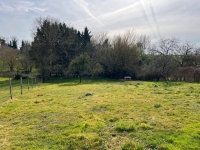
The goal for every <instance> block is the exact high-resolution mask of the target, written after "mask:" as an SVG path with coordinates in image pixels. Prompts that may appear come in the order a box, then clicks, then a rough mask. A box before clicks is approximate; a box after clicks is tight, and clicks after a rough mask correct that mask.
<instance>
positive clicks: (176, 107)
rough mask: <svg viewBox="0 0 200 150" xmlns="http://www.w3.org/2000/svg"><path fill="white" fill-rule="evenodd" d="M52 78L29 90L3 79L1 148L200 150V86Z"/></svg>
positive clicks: (46, 149) (176, 83)
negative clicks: (21, 92)
mask: <svg viewBox="0 0 200 150" xmlns="http://www.w3.org/2000/svg"><path fill="white" fill-rule="evenodd" d="M78 82H79V79H59V80H58V79H54V80H50V81H49V82H48V83H42V84H38V85H37V86H34V87H33V88H30V90H29V91H28V90H27V89H26V90H25V91H24V92H23V94H22V95H21V94H20V92H19V90H18V89H19V88H18V87H17V86H16V87H13V91H14V94H13V99H10V98H9V95H7V94H9V91H7V90H8V89H7V88H5V86H4V85H3V83H4V81H2V79H0V84H2V85H1V86H0V98H1V97H2V99H0V149H5V150H6V149H8V150H10V149H37V150H41V149H43V150H49V149H52V150H62V149H63V150H66V149H67V150H76V149H77V150H87V149H89V150H120V149H122V150H131V149H137V150H142V149H144V150H146V149H147V150H151V149H152V150H153V149H158V150H168V149H169V150H183V149H185V150H186V149H187V150H188V149H190V150H198V149H200V117H199V116H200V84H199V83H184V82H182V83H180V82H170V83H164V82H143V81H127V82H120V81H119V80H111V79H95V78H93V79H83V81H82V83H80V84H79V83H78Z"/></svg>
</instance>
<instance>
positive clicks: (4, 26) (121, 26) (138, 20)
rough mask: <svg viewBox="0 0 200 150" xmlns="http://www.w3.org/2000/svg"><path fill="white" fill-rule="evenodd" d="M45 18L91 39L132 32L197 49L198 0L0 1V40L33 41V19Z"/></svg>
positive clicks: (199, 40) (199, 35)
mask: <svg viewBox="0 0 200 150" xmlns="http://www.w3.org/2000/svg"><path fill="white" fill-rule="evenodd" d="M47 16H53V17H55V18H58V19H59V20H60V21H61V22H65V23H66V24H69V25H72V26H73V27H74V28H76V29H78V30H80V31H83V29H84V27H85V26H87V27H88V28H89V29H90V30H91V31H92V34H94V35H95V34H99V33H102V32H103V33H107V34H108V35H117V34H123V33H124V32H126V31H127V30H135V31H136V32H137V34H145V35H147V36H149V37H150V38H151V39H152V40H156V39H159V38H161V37H172V36H173V37H174V36H175V37H177V38H180V40H181V41H190V42H192V43H196V44H197V45H198V46H200V17H199V16H200V2H199V0H0V36H1V37H8V38H9V37H12V36H16V37H17V38H18V40H19V41H21V40H29V41H32V39H33V37H32V29H33V26H34V20H35V18H38V17H47Z"/></svg>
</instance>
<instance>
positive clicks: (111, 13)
mask: <svg viewBox="0 0 200 150" xmlns="http://www.w3.org/2000/svg"><path fill="white" fill-rule="evenodd" d="M128 2H129V3H130V5H128V6H124V7H121V8H119V9H117V10H115V11H112V12H108V13H104V14H102V15H100V16H99V18H101V19H106V18H109V17H112V16H114V15H117V14H120V13H122V12H125V11H127V10H129V9H131V8H133V7H136V6H137V5H138V4H139V2H134V3H133V4H132V3H131V2H130V1H128Z"/></svg>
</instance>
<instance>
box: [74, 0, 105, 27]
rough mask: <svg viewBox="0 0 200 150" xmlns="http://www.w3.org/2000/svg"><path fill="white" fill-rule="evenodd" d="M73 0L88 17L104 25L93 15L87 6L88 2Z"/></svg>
mask: <svg viewBox="0 0 200 150" xmlns="http://www.w3.org/2000/svg"><path fill="white" fill-rule="evenodd" d="M74 2H75V3H76V4H77V5H78V6H79V7H80V8H81V9H82V10H83V11H84V12H85V13H87V14H88V15H89V16H90V17H92V18H93V19H94V20H96V21H97V22H98V23H100V24H101V25H104V24H103V23H102V22H101V21H100V20H99V19H98V18H97V17H95V16H94V15H93V13H92V12H91V11H90V9H89V8H88V3H86V2H85V1H84V0H74Z"/></svg>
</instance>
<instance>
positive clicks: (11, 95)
mask: <svg viewBox="0 0 200 150" xmlns="http://www.w3.org/2000/svg"><path fill="white" fill-rule="evenodd" d="M10 98H11V99H12V83H11V79H10Z"/></svg>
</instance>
